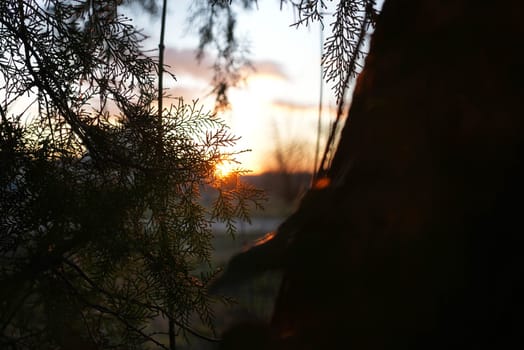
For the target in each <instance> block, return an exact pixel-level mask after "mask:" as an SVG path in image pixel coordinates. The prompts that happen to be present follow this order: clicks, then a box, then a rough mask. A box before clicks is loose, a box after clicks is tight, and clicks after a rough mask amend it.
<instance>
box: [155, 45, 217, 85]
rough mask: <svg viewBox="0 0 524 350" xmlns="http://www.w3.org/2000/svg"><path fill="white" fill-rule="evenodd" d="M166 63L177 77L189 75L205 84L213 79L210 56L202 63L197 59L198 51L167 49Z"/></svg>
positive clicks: (205, 57) (204, 58)
mask: <svg viewBox="0 0 524 350" xmlns="http://www.w3.org/2000/svg"><path fill="white" fill-rule="evenodd" d="M164 57H165V59H164V62H165V64H166V65H168V66H169V67H171V68H170V70H171V71H172V72H173V73H175V75H176V76H177V77H179V76H182V75H189V76H191V77H193V78H195V79H198V80H204V81H205V82H209V81H211V79H212V77H213V71H212V70H211V67H212V64H213V63H212V60H211V58H210V57H209V55H205V56H204V57H203V58H202V60H201V61H198V60H197V58H196V50H192V49H178V48H174V47H167V48H166V50H165V55H164Z"/></svg>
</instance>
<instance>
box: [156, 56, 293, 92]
mask: <svg viewBox="0 0 524 350" xmlns="http://www.w3.org/2000/svg"><path fill="white" fill-rule="evenodd" d="M164 57H165V60H164V61H165V63H166V64H167V65H168V66H169V67H171V68H170V70H171V71H172V72H173V73H175V75H176V76H177V77H179V76H182V75H189V76H191V77H192V78H193V79H198V80H203V81H205V82H206V83H208V82H210V81H211V79H212V78H213V69H212V67H213V58H212V57H211V55H209V54H205V55H204V57H202V59H201V60H200V61H199V60H197V58H196V50H194V49H188V48H183V49H179V48H176V47H167V48H166V50H165V56H164ZM251 65H252V67H253V68H254V69H253V70H250V69H247V70H246V71H244V72H243V73H244V74H245V75H246V76H257V75H264V76H270V77H272V78H275V79H282V80H288V79H289V77H288V76H287V74H286V72H285V71H284V69H283V68H282V66H281V65H280V64H279V63H277V62H274V61H270V60H259V61H257V60H252V61H251Z"/></svg>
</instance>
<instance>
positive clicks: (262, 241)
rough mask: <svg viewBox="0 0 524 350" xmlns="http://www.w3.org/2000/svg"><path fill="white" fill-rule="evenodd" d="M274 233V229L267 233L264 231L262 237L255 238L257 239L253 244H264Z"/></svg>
mask: <svg viewBox="0 0 524 350" xmlns="http://www.w3.org/2000/svg"><path fill="white" fill-rule="evenodd" d="M276 234H277V233H276V232H275V231H271V232H269V233H266V234H265V235H264V237H262V238H260V239H257V241H256V242H255V246H259V245H262V244H265V243H267V242H269V241H270V240H272V239H273V238H275V235H276Z"/></svg>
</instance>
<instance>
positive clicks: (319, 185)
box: [313, 177, 331, 190]
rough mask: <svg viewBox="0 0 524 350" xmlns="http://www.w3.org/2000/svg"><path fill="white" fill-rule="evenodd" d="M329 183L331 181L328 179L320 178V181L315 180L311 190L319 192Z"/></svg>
mask: <svg viewBox="0 0 524 350" xmlns="http://www.w3.org/2000/svg"><path fill="white" fill-rule="evenodd" d="M330 183H331V179H330V178H329V177H321V178H320V179H317V180H315V183H314V184H313V189H315V190H321V189H323V188H326V187H328V186H329V184H330Z"/></svg>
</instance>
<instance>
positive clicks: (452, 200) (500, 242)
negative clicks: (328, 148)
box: [232, 0, 524, 349]
mask: <svg viewBox="0 0 524 350" xmlns="http://www.w3.org/2000/svg"><path fill="white" fill-rule="evenodd" d="M523 10H524V5H522V3H521V2H520V1H505V2H500V3H496V5H495V4H494V3H493V2H483V1H472V0H471V1H468V0H463V1H407V0H386V2H385V5H384V7H383V11H382V13H381V15H380V17H379V19H378V23H377V27H376V31H375V34H374V36H373V39H372V44H371V49H370V54H369V56H368V57H367V59H366V65H365V68H364V71H363V73H362V74H361V75H360V77H359V79H358V83H357V87H356V91H355V93H354V97H353V104H352V106H351V108H350V112H349V119H348V122H346V125H345V126H344V129H343V131H342V137H341V141H340V143H339V145H338V149H337V152H336V154H335V157H334V160H333V162H332V166H331V168H330V169H329V171H328V176H329V178H330V185H329V186H328V187H327V188H324V189H316V190H315V189H313V190H311V191H310V192H309V193H308V194H307V195H306V197H305V198H304V201H303V203H302V205H301V207H300V209H299V210H298V212H297V213H296V214H294V215H293V216H292V217H291V218H290V219H289V220H288V221H287V222H286V223H284V224H283V225H282V226H281V227H280V228H279V230H278V233H277V235H276V236H275V238H274V239H273V240H272V241H270V243H268V245H267V247H261V246H258V247H255V251H256V252H257V254H259V255H260V252H261V251H263V250H264V249H265V250H266V251H267V252H269V253H270V254H273V258H272V259H271V261H270V262H271V263H269V262H268V265H267V267H268V268H272V267H274V266H275V265H279V266H281V267H283V269H284V280H283V284H282V287H281V290H280V293H279V297H278V300H277V304H276V307H275V311H274V318H273V321H272V327H273V329H274V331H275V332H276V334H277V335H278V337H279V338H280V340H281V345H282V348H285V349H335V348H347V349H397V348H403V349H433V348H434V349H449V348H468V349H469V348H476V349H478V348H490V349H503V348H509V345H510V344H512V343H522V337H523V335H524V331H523V328H522V326H523V319H524V318H523V315H524V307H523V302H522V298H523V296H524V293H523V292H524V291H523V289H522V287H521V285H522V284H523V282H524V281H523V279H524V277H523V276H524V269H523V257H524V253H523V251H522V250H523V248H524V245H523V240H524V239H523V237H524V234H523V232H524V230H523V225H522V220H521V216H522V212H523V209H524V208H523V205H522V198H523V194H524V187H523V181H524V176H523V175H524V167H523V161H524V153H523V147H522V146H523V140H524V133H523V128H522V117H523V114H524V113H523V110H524V108H523V107H524V106H523V104H524V94H523V88H522V86H523V79H524V74H523V62H524V59H523V54H522V53H521V49H522V42H523V41H522V40H523V39H522V38H523V37H524V26H523V20H522V13H523ZM275 242H276V243H275ZM275 256H277V257H278V258H275ZM242 258H243V259H245V257H242ZM277 262H278V263H277ZM233 263H234V261H232V264H233ZM262 265H263V264H262ZM262 265H259V266H262ZM244 266H246V264H245V265H244ZM340 344H342V345H343V346H342V347H341V346H340ZM521 346H522V344H521Z"/></svg>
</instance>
